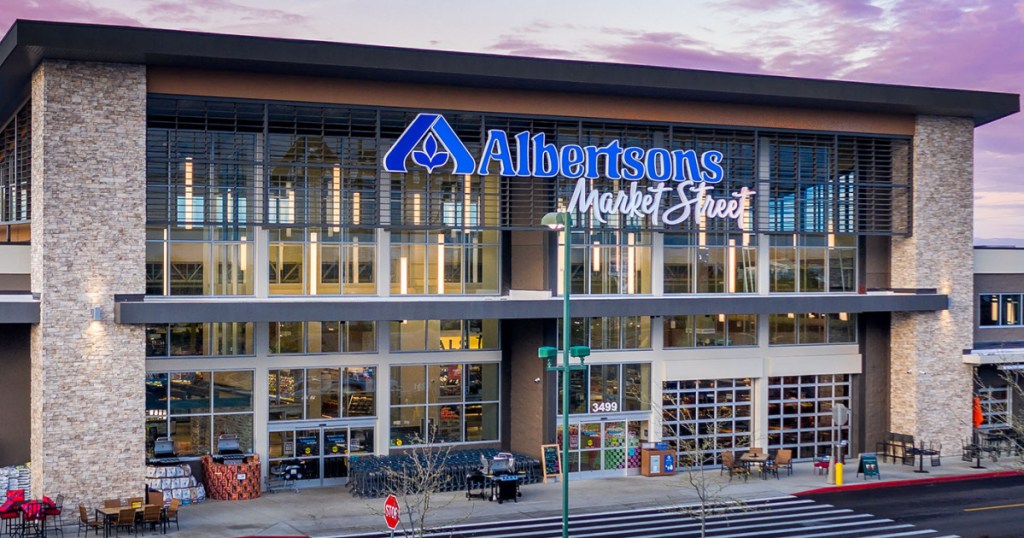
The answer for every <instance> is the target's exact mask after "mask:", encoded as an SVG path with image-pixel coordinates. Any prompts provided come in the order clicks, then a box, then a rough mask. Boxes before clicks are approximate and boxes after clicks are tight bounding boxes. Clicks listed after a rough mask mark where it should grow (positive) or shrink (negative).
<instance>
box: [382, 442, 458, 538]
mask: <svg viewBox="0 0 1024 538" xmlns="http://www.w3.org/2000/svg"><path fill="white" fill-rule="evenodd" d="M436 436H437V433H436V430H431V431H428V432H427V434H426V436H424V437H420V436H419V435H415V436H413V437H412V438H411V439H410V442H411V444H412V445H414V446H413V448H410V449H409V450H407V451H405V452H403V453H402V454H401V455H399V456H397V458H398V462H397V463H396V464H395V465H392V466H388V467H385V468H384V471H383V473H384V481H385V482H384V483H385V487H386V490H387V492H389V493H394V494H395V496H396V497H398V499H399V502H400V504H401V507H402V514H401V523H400V525H401V528H402V533H403V534H404V535H405V536H412V537H416V538H420V537H422V536H425V534H426V529H427V523H428V517H429V515H430V513H431V512H432V511H434V510H436V509H441V508H444V507H446V506H448V505H450V504H452V502H454V501H455V499H456V498H457V497H458V495H454V494H450V493H444V492H447V491H449V490H451V489H452V486H453V483H452V481H453V477H452V475H451V472H450V470H449V469H448V462H449V456H450V453H451V450H452V446H451V445H442V444H439V443H437V442H436ZM393 457H394V456H393ZM465 517H469V516H468V514H467V515H466V516H465ZM463 519H465V518H463ZM452 523H453V522H449V524H452Z"/></svg>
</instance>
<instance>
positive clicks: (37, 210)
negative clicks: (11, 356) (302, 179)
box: [31, 61, 146, 506]
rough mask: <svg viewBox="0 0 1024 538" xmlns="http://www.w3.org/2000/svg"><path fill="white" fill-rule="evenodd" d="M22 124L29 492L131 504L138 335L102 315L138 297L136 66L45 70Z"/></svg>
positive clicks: (139, 485) (141, 394) (137, 472)
mask: <svg viewBox="0 0 1024 538" xmlns="http://www.w3.org/2000/svg"><path fill="white" fill-rule="evenodd" d="M32 122H33V123H32V291H33V292H36V293H39V294H40V322H39V324H38V325H35V326H33V327H32V343H31V356H32V366H31V379H32V388H31V394H32V410H31V423H32V442H31V445H32V448H31V454H32V491H33V493H35V494H37V495H43V494H45V495H50V496H55V495H57V494H58V493H63V494H64V495H65V496H67V497H68V499H69V500H68V501H65V506H75V504H76V503H78V502H81V501H84V502H90V503H91V502H96V501H99V500H101V499H103V498H111V497H118V496H120V497H127V496H129V495H132V496H137V495H141V494H142V493H143V491H144V487H145V485H144V480H143V478H144V465H145V447H144V444H143V442H144V439H143V436H142V435H141V434H140V432H142V431H143V420H144V418H143V417H144V414H145V391H144V386H145V384H144V379H145V349H144V338H143V328H142V327H141V326H137V325H119V324H115V323H114V322H113V308H114V295H115V294H142V293H145V270H144V264H145V234H143V233H142V231H143V230H144V229H145V224H146V220H145V206H146V203H145V202H146V194H145V186H146V170H145V163H146V68H145V67H144V66H136V65H120V64H97V63H80V62H66V61H46V62H44V63H43V64H42V65H40V66H39V67H38V68H37V69H36V71H35V73H34V75H33V78H32ZM96 306H99V307H100V308H101V309H102V312H103V316H104V319H103V320H101V321H94V320H93V319H92V313H91V310H92V308H93V307H96Z"/></svg>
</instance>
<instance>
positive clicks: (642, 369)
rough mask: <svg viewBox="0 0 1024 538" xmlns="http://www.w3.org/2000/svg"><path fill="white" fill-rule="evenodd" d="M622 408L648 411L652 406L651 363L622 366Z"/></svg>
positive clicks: (624, 409)
mask: <svg viewBox="0 0 1024 538" xmlns="http://www.w3.org/2000/svg"><path fill="white" fill-rule="evenodd" d="M622 385H623V391H622V410H623V411H646V410H648V409H650V408H651V365H650V364H648V363H641V364H625V365H623V366H622Z"/></svg>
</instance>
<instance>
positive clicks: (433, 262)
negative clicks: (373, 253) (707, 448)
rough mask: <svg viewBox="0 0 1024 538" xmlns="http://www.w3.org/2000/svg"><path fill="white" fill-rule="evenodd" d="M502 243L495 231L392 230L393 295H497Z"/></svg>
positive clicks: (416, 203) (415, 199) (416, 204)
mask: <svg viewBox="0 0 1024 538" xmlns="http://www.w3.org/2000/svg"><path fill="white" fill-rule="evenodd" d="M407 194H408V193H407ZM417 194H419V193H413V196H412V197H411V200H412V204H413V206H414V208H415V207H422V205H423V204H422V201H421V200H422V198H421V197H418V196H417ZM406 197H407V198H408V196H406ZM415 213H416V211H415V210H414V214H415ZM414 220H415V219H414ZM500 242H501V236H500V233H499V232H498V231H496V230H480V231H475V230H465V229H462V230H460V229H452V228H447V229H438V230H433V231H411V230H403V231H400V232H399V231H395V232H392V234H391V293H392V294H393V295H496V294H497V293H498V291H499V278H500V274H501V273H500V271H501V267H500V266H501V264H500V250H501V249H500Z"/></svg>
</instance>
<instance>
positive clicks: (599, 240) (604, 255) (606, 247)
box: [557, 216, 653, 295]
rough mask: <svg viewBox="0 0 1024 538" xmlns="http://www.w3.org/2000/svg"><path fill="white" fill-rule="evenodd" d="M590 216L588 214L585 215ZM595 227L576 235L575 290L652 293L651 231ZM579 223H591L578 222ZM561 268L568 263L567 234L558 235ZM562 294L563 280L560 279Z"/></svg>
mask: <svg viewBox="0 0 1024 538" xmlns="http://www.w3.org/2000/svg"><path fill="white" fill-rule="evenodd" d="M584 218H588V217H586V216H585V217H584ZM593 224H594V225H595V226H597V227H596V228H595V229H593V230H587V231H584V230H583V229H577V230H576V231H575V232H574V233H573V237H572V252H571V253H570V258H571V259H570V264H571V267H570V272H571V277H570V278H571V286H572V293H580V294H595V295H597V294H600V295H635V294H649V293H651V255H652V251H653V248H652V246H651V238H652V235H651V233H649V232H637V231H633V230H628V229H625V228H624V227H623V228H619V227H618V225H617V224H616V225H612V224H610V223H609V224H606V225H605V224H599V223H593ZM577 225H578V226H588V224H585V223H578V224H577ZM558 241H559V246H558V251H559V254H558V264H559V271H561V269H562V265H563V264H564V263H565V261H564V260H565V254H564V252H565V234H558ZM557 286H558V287H557V290H558V293H559V294H561V293H562V287H563V286H564V281H563V279H561V278H560V279H558V284H557Z"/></svg>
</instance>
